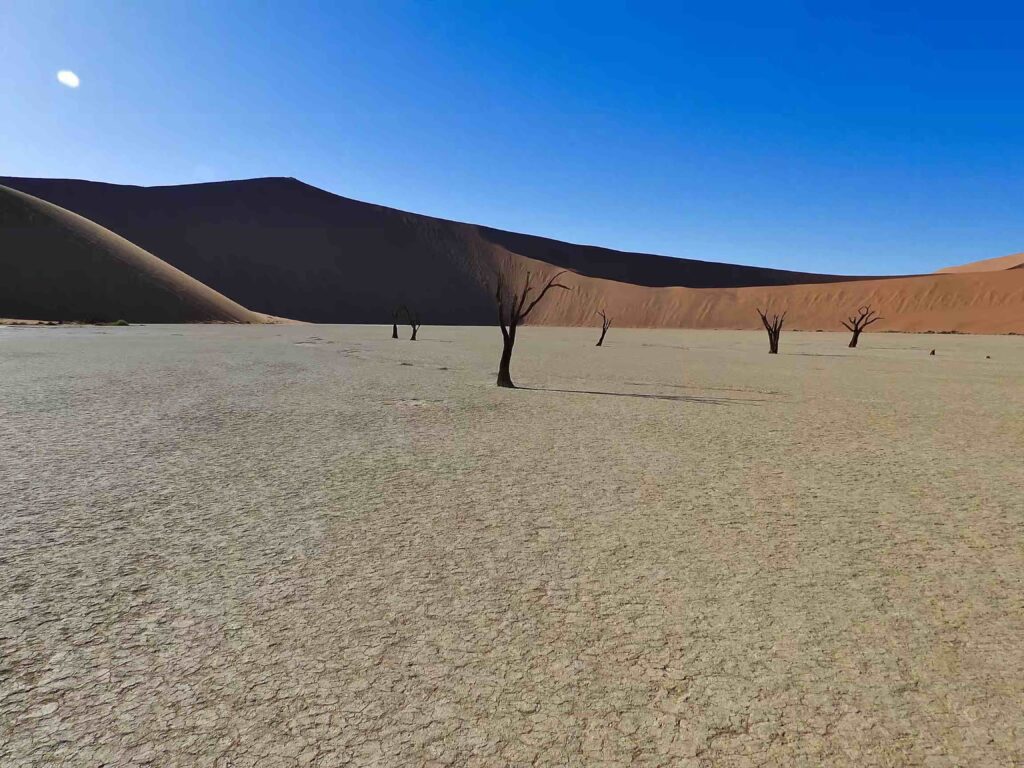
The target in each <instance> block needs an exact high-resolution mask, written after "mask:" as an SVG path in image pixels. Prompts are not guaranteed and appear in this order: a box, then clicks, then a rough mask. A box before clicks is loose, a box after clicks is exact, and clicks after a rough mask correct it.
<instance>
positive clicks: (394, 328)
mask: <svg viewBox="0 0 1024 768" xmlns="http://www.w3.org/2000/svg"><path fill="white" fill-rule="evenodd" d="M391 338H392V339H397V338H398V310H397V309H395V310H392V312H391Z"/></svg>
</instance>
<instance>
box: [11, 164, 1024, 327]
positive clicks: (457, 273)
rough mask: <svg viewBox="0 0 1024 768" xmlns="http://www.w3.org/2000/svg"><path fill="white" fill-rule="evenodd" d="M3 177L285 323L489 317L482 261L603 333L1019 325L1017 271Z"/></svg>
mask: <svg viewBox="0 0 1024 768" xmlns="http://www.w3.org/2000/svg"><path fill="white" fill-rule="evenodd" d="M0 181H4V180H3V179H0ZM7 182H8V183H10V184H11V185H12V186H17V187H19V188H21V189H23V190H24V191H26V192H29V193H31V194H36V195H38V196H40V197H44V198H46V199H49V200H51V201H52V202H55V203H57V204H58V205H62V206H65V207H67V208H70V209H73V210H76V211H78V212H79V213H81V214H83V215H85V216H88V217H89V218H90V219H93V220H95V221H97V222H99V223H100V224H102V225H103V226H105V227H108V228H110V229H112V230H114V231H116V232H118V233H119V234H120V235H122V236H124V237H126V238H128V239H129V240H131V241H132V242H134V243H137V244H138V245H140V246H141V247H143V248H145V249H147V250H148V251H149V252H150V253H152V254H155V255H156V256H158V257H159V258H161V259H164V260H165V261H167V262H169V263H171V264H173V265H174V266H176V267H178V268H179V269H181V270H183V271H184V272H187V273H188V274H190V275H192V276H193V277H195V278H197V279H198V280H201V281H202V282H203V283H205V284H207V285H209V286H211V287H213V288H215V289H216V290H218V291H221V292H222V293H224V294H225V295H227V296H230V297H231V298H232V299H234V300H235V301H239V302H241V303H242V304H244V305H246V306H248V307H252V308H253V309H256V310H259V311H261V312H266V313H269V314H272V315H278V316H284V317H290V318H295V319H299V320H308V321H313V322H340V323H366V322H369V323H385V322H390V320H391V313H392V311H393V310H394V309H395V308H396V307H397V306H399V305H401V304H409V305H410V306H411V307H413V308H415V309H416V310H417V311H418V313H419V314H420V315H421V317H422V318H423V320H424V322H426V323H428V324H433V325H441V324H452V325H461V324H490V323H493V322H494V317H495V309H494V301H493V296H492V288H491V283H492V280H493V277H494V274H495V272H496V271H497V270H498V269H502V270H504V271H506V272H508V273H510V274H511V276H512V278H513V280H518V281H521V280H522V279H523V278H524V276H525V273H526V272H527V271H531V272H532V273H533V274H534V279H535V280H539V279H543V278H544V277H546V276H550V275H551V274H553V273H554V272H555V271H556V270H557V269H559V268H565V269H568V270H569V271H570V275H569V277H567V281H568V282H570V283H571V284H572V285H573V286H574V290H573V291H572V292H563V291H559V292H555V293H552V294H550V295H549V296H550V298H549V299H548V300H547V301H546V302H545V303H544V304H543V305H542V306H541V307H539V308H538V310H537V311H536V312H535V313H534V314H533V315H532V316H531V318H530V321H531V322H533V323H537V324H547V325H590V324H593V323H595V322H596V320H595V314H596V311H597V309H600V308H605V309H607V310H608V311H609V313H611V314H612V316H613V318H614V322H615V324H616V325H617V326H619V327H621V326H635V327H695V328H737V329H743V328H759V327H760V321H759V319H758V317H757V314H756V312H755V308H756V307H757V306H765V305H769V306H771V307H773V308H778V309H779V310H782V309H786V310H787V311H788V313H789V314H788V319H787V328H792V329H804V330H818V329H822V330H830V329H831V330H839V329H841V325H840V321H841V320H842V319H843V318H844V317H846V316H847V315H849V314H852V313H853V312H855V311H856V309H857V308H858V307H859V306H861V305H864V304H871V305H872V306H874V307H875V308H876V309H878V310H879V312H880V313H881V314H882V315H883V317H884V318H885V319H884V320H883V321H882V322H880V323H878V324H876V325H873V326H871V329H870V330H872V331H876V330H901V331H959V332H964V333H1006V332H1024V270H1019V269H1016V270H1011V271H1002V272H988V273H985V272H974V271H968V270H958V271H960V272H962V273H957V274H930V275H917V276H906V277H886V278H869V277H840V276H832V275H815V274H806V273H796V272H784V271H780V270H770V269H761V268H756V267H744V266H737V265H731V264H717V263H713V262H703V261H695V260H687V259H673V258H669V257H663V256H653V255H650V254H636V253H623V252H620V251H613V250H610V249H605V248H597V247H592V246H580V245H573V244H569V243H561V242H558V241H555V240H550V239H546V238H540V237H534V236H530V235H521V234H516V233H511V232H503V231H501V230H495V229H491V228H488V227H482V226H476V225H472V224H461V223H458V222H452V221H447V220H444V219H437V218H432V217H429V216H422V215H418V214H413V213H405V212H402V211H398V210H395V209H392V208H385V207H382V206H378V205H372V204H369V203H362V202H359V201H356V200H350V199H347V198H343V197H339V196H337V195H334V194H331V193H329V192H326V191H324V190H321V189H317V188H316V187H312V186H309V185H307V184H303V183H302V182H299V181H296V180H295V179H284V178H268V179H252V180H248V181H232V182H218V183H213V184H194V185H184V186H174V187H132V186H122V185H114V184H102V183H98V182H88V181H73V180H59V179H9V180H7ZM968 266H969V265H968ZM1008 266H1012V265H1008Z"/></svg>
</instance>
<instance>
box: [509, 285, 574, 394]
mask: <svg viewBox="0 0 1024 768" xmlns="http://www.w3.org/2000/svg"><path fill="white" fill-rule="evenodd" d="M564 274H565V272H564V271H562V272H559V273H557V274H556V275H555V276H554V277H552V278H550V279H549V280H548V281H547V282H546V283H545V284H544V287H543V288H541V289H540V293H538V294H537V296H536V298H534V299H533V300H532V301H530V292H531V291H533V290H534V286H531V285H530V273H529V272H527V273H526V280H525V281H524V282H523V287H522V289H520V290H517V291H512V290H510V288H509V286H508V285H507V283H508V280H507V278H506V277H505V275H504V274H503V273H501V272H499V273H498V276H497V285H496V287H495V291H494V298H495V301H496V302H497V304H498V325H499V326H500V328H501V339H502V347H501V360H500V362H499V363H498V386H499V387H507V388H509V389H515V386H516V385H515V384H513V383H512V376H511V374H510V373H509V366H510V365H511V363H512V349H513V347H515V344H516V330H517V329H518V328H519V326H520V324H521V323H522V322H523V321H524V320H526V318H527V317H529V315H530V313H531V312H533V310H534V307H536V306H537V305H538V304H540V301H541V299H543V298H544V296H546V295H547V292H548V291H550V290H551V289H552V288H561V289H562V290H565V291H571V290H572V289H571V288H570V287H569V286H567V285H562V284H561V283H559V282H558V278H559V277H561V276H562V275H564ZM527 301H530V303H529V304H527Z"/></svg>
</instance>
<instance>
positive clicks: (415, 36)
mask: <svg viewBox="0 0 1024 768" xmlns="http://www.w3.org/2000/svg"><path fill="white" fill-rule="evenodd" d="M643 5H644V4H639V3H600V2H561V3H559V2H515V3H512V2H509V3H484V2H472V1H470V2H421V3H390V2H369V1H368V2H353V3H308V4H304V3H296V2H289V3H285V2H280V3H256V2H250V3H235V4H231V3H228V2H222V1H220V0H218V2H202V3H199V2H196V3H188V2H157V1H156V0H146V1H145V2H137V3H127V2H102V1H101V0H88V1H87V2H67V3H54V2H45V1H43V0H0V51H2V52H3V55H2V57H0V67H2V70H0V174H5V175H15V176H52V177H72V178H87V179H95V180H102V181H112V182H118V183H130V184H147V185H148V184H179V183H189V182H196V181H210V180H218V179H231V178H247V177H254V176H295V177H297V178H299V179H302V180H303V181H306V182H309V183H311V184H314V185H316V186H319V187H323V188H325V189H328V190H330V191H332V192H336V193H338V194H341V195H345V196H348V197H354V198H357V199H360V200H366V201H370V202H374V203H380V204H383V205H390V206H394V207H397V208H402V209H406V210H411V211H417V212H421V213H428V214H432V215H436V216H442V217H445V218H452V219H458V220H462V221H471V222H475V223H480V224H488V225H491V226H495V227H501V228H504V229H512V230H516V231H520V232H529V233H533V234H541V235H547V236H551V237H556V238H559V239H564V240H570V241H574V242H583V243H593V244H598V245H606V246H609V247H615V248H622V249H627V250H639V251H650V252H655V253H665V254H669V255H674V256H687V257H691V258H700V259H708V260H713V261H731V262H737V263H743V264H756V265H764V266H775V267H782V268H788V269H800V270H811V271H818V272H842V273H851V274H856V273H860V274H889V273H904V272H927V271H932V270H934V269H936V268H938V267H940V266H945V265H948V264H954V263H959V262H963V261H971V260H975V259H982V258H988V257H992V256H1001V255H1004V254H1007V253H1012V252H1015V251H1021V250H1024V4H1022V3H1020V2H1017V3H1005V4H998V3H985V2H972V3H966V2H957V3H948V4H947V3H944V2H932V3H923V2H922V3H919V4H913V5H911V4H906V5H904V6H902V7H897V6H898V5H899V4H898V3H863V2H858V3H849V4H847V5H840V4H835V3H831V4H829V3H788V2H760V1H757V2H736V3H726V2H708V3H700V4H697V3H685V2H684V3H666V4H664V5H662V6H659V5H658V4H657V3H649V4H646V7H641V6H643ZM318 6H319V7H318ZM631 6H634V7H631ZM59 70H71V71H73V72H74V73H75V74H77V76H78V77H79V78H80V80H81V82H80V85H79V87H77V88H71V87H68V86H67V85H64V84H62V83H61V82H58V79H57V72H58V71H59ZM65 79H67V78H65Z"/></svg>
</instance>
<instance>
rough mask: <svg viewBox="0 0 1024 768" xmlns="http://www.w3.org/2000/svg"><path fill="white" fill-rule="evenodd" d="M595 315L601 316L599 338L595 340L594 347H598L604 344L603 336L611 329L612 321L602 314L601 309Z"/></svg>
mask: <svg viewBox="0 0 1024 768" xmlns="http://www.w3.org/2000/svg"><path fill="white" fill-rule="evenodd" d="M597 314H599V315H600V316H601V338H600V339H598V340H597V344H595V345H594V346H595V347H600V346H601V345H602V344H604V335H605V334H606V333H608V329H609V328H611V327H612V321H611V320H610V319H609V318H608V315H606V314H605V313H604V310H603V309H599V310H598V311H597Z"/></svg>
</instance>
